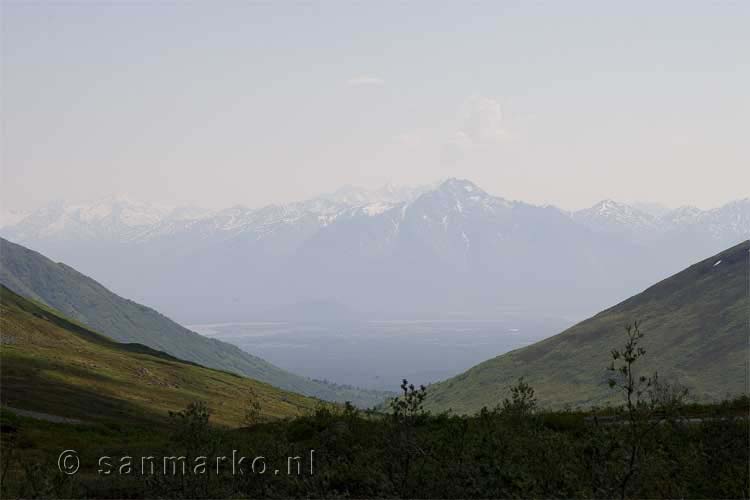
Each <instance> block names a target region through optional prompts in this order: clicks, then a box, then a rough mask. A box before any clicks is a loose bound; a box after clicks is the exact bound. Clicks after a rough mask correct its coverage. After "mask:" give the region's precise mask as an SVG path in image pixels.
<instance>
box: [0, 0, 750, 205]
mask: <svg viewBox="0 0 750 500" xmlns="http://www.w3.org/2000/svg"><path fill="white" fill-rule="evenodd" d="M748 26H750V2H746V1H733V2H730V1H727V2H718V1H716V2H711V1H701V2H687V1H679V2H667V1H660V2H651V1H649V2H641V3H639V2H601V1H595V2H552V1H549V2H516V1H506V2H489V1H488V2H450V3H448V2H439V3H436V2H403V3H395V2H386V3H382V2H337V1H326V2H321V3H312V2H310V3H307V2H306V3H302V2H281V1H279V2H266V3H250V2H238V3H233V2H215V3H214V2H194V3H192V4H188V3H181V2H158V3H157V2H104V1H101V2H97V3H94V2H80V3H67V2H66V3H63V2H54V3H53V2H49V3H44V2H34V3H31V2H23V3H21V2H18V3H14V2H7V1H3V2H2V187H1V188H0V189H1V191H0V193H1V194H2V202H3V205H4V206H5V207H6V208H7V207H10V208H30V207H35V206H38V205H40V204H42V203H45V202H47V201H50V200H53V199H65V200H69V201H80V200H84V199H92V198H100V197H103V196H108V195H112V194H115V193H120V194H128V195H130V196H132V197H135V198H139V199H143V200H150V201H164V202H169V203H181V202H189V201H193V202H197V203H198V204H201V205H205V206H209V207H219V206H228V205H231V204H235V203H242V204H246V205H250V206H258V205H263V204H266V203H270V202H284V201H291V200H296V199H301V198H304V197H306V196H310V195H313V194H317V193H320V192H326V191H331V190H334V189H336V188H337V187H339V186H341V185H344V184H354V185H363V186H376V185H380V184H382V183H384V182H386V181H392V182H394V183H396V184H422V183H428V182H434V181H435V180H437V179H441V178H445V177H450V176H457V177H464V178H469V179H471V180H473V181H474V182H476V183H477V184H479V185H480V186H481V187H483V188H484V189H485V190H487V191H489V192H491V193H493V194H497V195H500V196H504V197H507V198H512V199H522V200H526V201H529V202H534V203H554V204H556V205H559V206H562V207H565V208H578V207H582V206H587V205H591V204H593V203H594V202H596V201H598V200H600V199H602V198H614V199H619V200H624V201H633V200H643V201H658V202H662V203H665V204H668V205H671V206H677V205H683V204H694V205H697V206H700V207H703V208H708V207H712V206H717V205H720V204H722V203H724V202H726V201H728V200H731V199H735V198H740V197H747V196H750V162H749V161H748V158H750V155H749V154H748V152H749V149H750V146H749V144H750V141H749V140H748V135H749V133H750V123H749V121H750V120H749V116H750V114H749V112H750V98H749V96H748V94H749V91H748V89H750V29H748Z"/></svg>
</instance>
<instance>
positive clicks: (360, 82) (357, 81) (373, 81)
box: [346, 76, 385, 87]
mask: <svg viewBox="0 0 750 500" xmlns="http://www.w3.org/2000/svg"><path fill="white" fill-rule="evenodd" d="M346 84H347V85H349V86H350V87H380V86H382V85H385V80H383V79H382V78H379V77H377V76H356V77H354V78H350V79H348V80H347V81H346Z"/></svg>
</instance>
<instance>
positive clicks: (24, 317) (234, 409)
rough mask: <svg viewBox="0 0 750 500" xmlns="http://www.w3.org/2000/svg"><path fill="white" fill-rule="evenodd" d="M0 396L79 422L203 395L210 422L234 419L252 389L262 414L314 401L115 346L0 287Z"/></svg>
mask: <svg viewBox="0 0 750 500" xmlns="http://www.w3.org/2000/svg"><path fill="white" fill-rule="evenodd" d="M0 312H1V314H0V332H1V335H2V336H1V338H2V349H0V361H1V362H2V363H1V367H2V370H0V375H1V377H2V378H1V379H0V380H1V381H2V402H3V404H6V405H8V406H11V407H14V408H20V409H25V410H34V411H40V412H44V413H50V414H53V415H60V416H65V417H73V418H79V419H82V420H86V421H95V420H103V419H104V420H107V419H110V420H111V419H114V420H122V421H129V422H133V421H145V422H148V421H158V420H161V419H164V418H165V417H166V416H167V415H168V411H169V410H181V409H183V408H185V406H186V405H187V404H188V403H190V402H193V401H205V402H206V403H207V404H208V406H209V408H211V409H212V410H213V412H214V417H213V420H214V421H216V422H217V423H220V424H224V425H239V424H241V423H242V419H243V416H244V412H245V411H246V410H247V408H248V406H249V404H248V403H249V401H250V399H251V395H252V394H253V393H255V394H256V395H257V398H258V400H259V401H260V403H261V408H262V412H263V415H264V416H265V417H272V418H280V417H289V416H294V415H299V414H302V413H306V412H309V411H311V410H312V409H313V408H314V407H315V404H316V401H315V400H314V399H311V398H307V397H304V396H300V395H297V394H292V393H289V392H285V391H282V390H280V389H277V388H275V387H272V386H270V385H268V384H265V383H262V382H258V381H255V380H251V379H247V378H244V377H240V376H238V375H234V374H231V373H227V372H223V371H219V370H214V369H210V368H204V367H202V366H199V365H196V364H193V363H189V362H185V361H181V360H178V359H176V358H174V357H172V356H169V355H167V354H164V353H162V352H159V351H155V350H153V349H151V348H149V347H146V346H143V345H141V344H119V343H117V342H114V341H112V340H110V339H108V338H106V337H104V336H102V335H99V334H97V333H94V332H92V331H91V330H89V329H87V328H86V327H84V326H82V325H80V324H78V323H77V322H75V321H72V320H68V319H67V318H65V317H63V316H61V315H59V313H56V312H54V311H53V310H51V309H49V308H46V307H44V306H43V305H41V304H36V303H33V302H31V301H29V300H27V299H24V298H23V297H20V296H19V295H17V294H15V293H13V292H12V291H10V290H8V289H7V288H5V287H4V286H3V287H0Z"/></svg>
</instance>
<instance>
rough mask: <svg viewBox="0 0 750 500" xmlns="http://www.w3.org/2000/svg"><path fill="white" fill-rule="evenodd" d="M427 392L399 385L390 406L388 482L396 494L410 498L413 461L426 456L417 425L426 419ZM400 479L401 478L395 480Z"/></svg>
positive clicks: (412, 386)
mask: <svg viewBox="0 0 750 500" xmlns="http://www.w3.org/2000/svg"><path fill="white" fill-rule="evenodd" d="M426 396H427V389H426V388H425V386H423V385H420V386H419V388H416V387H415V386H414V384H410V383H409V382H408V381H407V380H406V379H404V380H403V381H402V382H401V396H400V397H397V398H393V399H392V400H391V402H390V406H391V431H392V432H391V434H390V439H389V441H388V448H390V450H391V453H390V455H391V457H393V458H395V459H396V460H389V461H388V474H389V476H390V478H391V481H392V482H393V483H394V484H397V485H398V488H399V495H400V496H402V497H409V496H413V495H412V489H411V488H412V487H411V485H410V482H409V478H410V476H411V475H412V472H413V468H414V461H415V460H416V459H418V458H420V457H424V456H426V453H425V451H424V450H423V449H422V447H421V446H420V444H419V440H418V437H417V429H416V427H417V425H418V423H419V422H420V421H421V420H422V419H423V418H424V417H425V415H426V412H425V411H424V400H425V397H426ZM399 476H400V479H397V478H398V477H399Z"/></svg>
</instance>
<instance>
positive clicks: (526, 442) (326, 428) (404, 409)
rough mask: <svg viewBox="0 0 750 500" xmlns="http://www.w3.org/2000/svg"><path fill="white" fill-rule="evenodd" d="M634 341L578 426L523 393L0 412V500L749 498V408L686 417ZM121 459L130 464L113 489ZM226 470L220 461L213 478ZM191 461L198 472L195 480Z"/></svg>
mask: <svg viewBox="0 0 750 500" xmlns="http://www.w3.org/2000/svg"><path fill="white" fill-rule="evenodd" d="M643 338H644V336H643V333H642V331H641V328H640V326H639V325H638V324H634V325H631V326H629V327H628V328H627V330H626V336H625V338H624V341H623V345H622V347H617V348H615V349H614V350H612V351H611V353H610V359H611V364H610V365H609V370H608V373H609V374H610V379H609V385H610V386H611V390H612V391H613V392H614V393H617V394H619V396H618V397H619V404H617V405H610V406H607V407H604V408H593V409H589V410H586V411H580V410H576V411H574V410H559V411H548V410H544V409H540V408H539V405H538V403H537V400H536V396H535V391H534V389H533V388H532V387H531V386H530V385H529V384H528V383H527V382H526V381H524V380H519V381H517V382H516V384H515V385H513V386H512V387H511V388H510V389H509V391H508V397H506V398H503V399H502V400H498V403H497V404H496V405H494V406H493V407H490V408H488V407H485V408H482V409H481V410H480V411H479V412H478V413H476V414H474V415H472V416H459V415H452V414H450V413H441V414H430V413H428V412H427V411H425V409H424V403H425V401H426V397H427V391H426V390H425V388H424V387H419V388H417V387H415V386H413V385H411V384H409V383H408V382H407V381H404V382H403V384H402V386H401V391H402V392H401V396H400V397H399V398H397V399H394V400H392V401H391V403H390V406H389V408H388V410H387V411H386V412H384V413H376V412H374V411H368V412H362V411H360V410H358V409H356V408H355V407H353V406H352V405H350V404H346V405H344V406H343V407H333V406H330V405H328V406H325V405H318V406H317V407H316V408H315V409H314V410H311V411H310V412H309V413H308V414H306V415H302V416H299V417H296V418H292V419H281V420H273V421H269V420H267V419H264V418H262V414H263V412H262V402H260V401H259V400H258V399H257V398H256V397H255V396H254V395H253V394H250V397H249V398H248V400H249V401H250V402H249V404H248V405H247V412H246V420H245V424H246V425H245V426H244V427H241V428H230V427H222V426H215V425H212V423H211V422H212V420H211V411H212V410H211V409H210V407H209V406H207V405H206V404H204V403H200V402H195V403H190V404H189V405H187V407H186V408H185V409H183V410H181V411H173V412H171V413H170V417H169V419H168V421H166V422H163V423H161V424H160V425H158V426H154V425H145V424H140V423H137V422H136V423H132V424H130V423H127V422H119V423H116V422H112V421H110V422H107V423H94V424H92V425H70V424H53V423H49V422H40V421H36V420H30V419H27V418H21V417H18V416H16V415H14V414H12V413H9V412H7V411H3V412H2V414H1V415H0V428H1V430H2V433H1V434H0V436H1V438H2V449H3V457H2V463H1V464H0V473H1V474H2V496H3V497H16V496H18V497H47V496H52V497H66V498H67V497H108V498H126V497H134V498H143V497H148V498H226V497H254V498H255V497H273V498H285V497H305V498H308V497H313V498H315V497H327V498H330V497H393V498H395V497H399V498H408V497H417V498H466V497H474V498H510V497H514V498H518V497H521V498H532V497H538V498H748V496H750V480H749V479H748V477H749V476H748V473H747V472H748V463H749V462H748V460H749V458H750V457H749V456H748V439H749V438H750V435H749V433H748V420H747V416H748V412H750V399H748V398H747V397H746V396H743V397H739V398H735V399H733V400H730V401H725V402H722V403H720V404H696V403H690V402H689V399H688V398H689V395H688V394H687V393H686V391H685V390H684V389H682V388H679V387H675V386H671V385H667V384H664V383H663V382H660V381H659V378H658V375H657V374H655V373H651V374H648V373H646V372H644V371H641V370H640V369H639V365H640V364H641V361H642V359H643V358H644V356H645V355H646V350H645V349H644V347H643V345H642V340H643ZM65 449H75V450H78V451H79V452H80V460H81V469H80V471H79V472H78V474H76V475H73V476H66V475H64V474H62V473H60V472H58V467H57V459H58V454H59V453H60V452H61V451H62V450H65ZM233 449H236V450H239V453H240V454H241V455H245V456H248V457H250V459H249V460H252V458H253V457H257V456H263V460H262V463H263V464H265V470H266V472H265V473H263V474H261V473H260V469H261V468H260V467H257V468H256V472H255V473H253V472H252V470H251V467H250V461H247V462H246V463H245V464H244V467H243V470H244V471H245V473H244V474H237V473H235V474H232V468H231V463H230V462H231V452H232V450H233ZM310 450H314V452H313V454H312V456H313V459H312V460H310V458H309V457H310V456H311V452H310ZM105 455H106V456H108V457H109V459H108V461H107V462H106V463H105V464H104V466H102V464H100V463H99V464H98V463H97V460H98V458H99V457H101V456H105ZM126 455H127V456H131V457H136V458H134V459H133V460H132V462H131V468H130V469H127V468H126V469H125V471H126V472H128V471H129V473H125V474H121V473H119V471H120V468H121V464H122V463H123V461H122V460H123V457H124V456H126ZM222 455H226V456H228V457H229V458H228V461H222V462H221V464H222V465H221V468H220V473H219V474H218V475H217V474H216V473H215V468H214V467H215V464H216V458H215V457H217V456H222ZM142 456H154V457H157V466H156V471H157V472H156V474H153V475H151V474H149V473H148V466H147V467H146V469H147V473H146V475H142V473H141V462H140V461H139V459H138V458H137V457H142ZM164 456H183V457H185V460H186V463H187V464H189V465H188V469H187V470H188V473H187V474H182V473H181V470H180V468H179V467H178V468H177V469H173V468H172V467H174V466H173V465H171V463H170V468H168V471H167V473H166V474H164V472H163V469H160V467H161V464H162V462H161V461H159V459H160V458H161V457H164ZM290 456H291V457H300V460H299V461H297V460H292V461H291V462H289V460H288V457H290ZM200 457H207V458H206V459H205V462H204V463H205V464H207V465H206V466H205V468H204V469H200V468H197V469H196V468H194V466H193V465H194V464H196V463H199V462H200V460H199V459H200ZM196 460H198V462H196ZM311 462H312V464H313V465H312V473H310V469H309V467H310V463H311ZM290 464H291V466H290ZM297 464H299V468H297V467H298V465H297ZM97 469H102V470H109V471H110V474H100V473H97ZM174 470H177V474H174ZM201 470H203V471H204V473H200V471H201ZM275 470H279V471H280V473H279V474H275V473H274V471H275ZM289 470H291V471H292V474H291V475H290V474H288V472H289ZM196 471H197V473H196Z"/></svg>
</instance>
